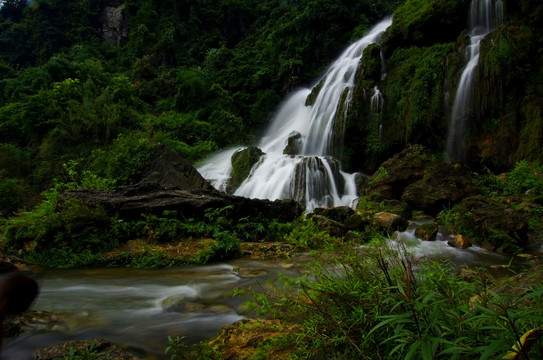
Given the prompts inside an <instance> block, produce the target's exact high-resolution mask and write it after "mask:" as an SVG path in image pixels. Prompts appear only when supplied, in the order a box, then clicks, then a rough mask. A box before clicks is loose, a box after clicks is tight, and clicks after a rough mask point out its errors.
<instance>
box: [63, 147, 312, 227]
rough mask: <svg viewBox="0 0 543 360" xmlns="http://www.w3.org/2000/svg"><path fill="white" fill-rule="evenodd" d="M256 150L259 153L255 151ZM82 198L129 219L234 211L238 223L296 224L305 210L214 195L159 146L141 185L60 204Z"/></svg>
mask: <svg viewBox="0 0 543 360" xmlns="http://www.w3.org/2000/svg"><path fill="white" fill-rule="evenodd" d="M257 150H258V149H257ZM67 199H78V200H80V201H82V202H84V203H85V204H87V205H88V206H91V207H95V206H102V207H103V208H104V209H105V210H106V211H108V212H109V213H110V214H112V215H115V214H117V215H118V216H119V217H120V218H122V219H126V220H134V219H138V218H139V217H140V216H141V215H142V214H155V215H159V216H160V215H162V214H163V212H164V211H176V212H177V214H178V216H180V217H184V218H185V219H189V218H193V219H203V218H204V215H205V213H206V210H208V209H220V208H224V207H226V206H230V205H231V206H232V210H231V211H230V212H229V216H230V217H231V218H232V219H239V218H243V217H247V216H250V217H251V218H252V219H255V220H258V219H277V220H279V221H292V220H294V219H295V218H297V217H298V216H300V215H301V214H302V213H303V211H304V208H303V207H302V205H301V204H300V203H298V202H296V201H294V200H276V201H269V200H260V199H247V198H243V197H240V196H233V195H228V194H225V193H222V192H219V191H217V190H215V189H214V188H213V187H212V186H211V185H210V184H209V183H208V182H207V181H206V180H204V178H203V177H202V176H201V175H200V173H198V171H197V170H196V169H195V168H194V167H193V166H192V165H191V164H190V162H188V161H187V160H185V159H184V158H182V157H181V156H179V155H178V154H177V153H175V152H173V151H171V150H169V149H168V148H166V147H165V146H159V147H157V149H156V151H155V154H154V155H153V157H152V158H151V161H150V164H149V169H148V170H147V171H146V172H145V173H144V175H143V178H142V180H141V182H140V183H138V184H135V185H130V186H126V187H124V188H119V189H114V190H78V191H68V192H65V193H63V194H62V195H61V196H60V200H61V201H63V200H67Z"/></svg>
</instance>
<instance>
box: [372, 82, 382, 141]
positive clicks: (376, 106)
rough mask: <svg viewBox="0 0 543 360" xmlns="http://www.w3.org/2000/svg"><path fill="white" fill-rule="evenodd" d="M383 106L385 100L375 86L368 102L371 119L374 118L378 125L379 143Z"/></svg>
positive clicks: (380, 139)
mask: <svg viewBox="0 0 543 360" xmlns="http://www.w3.org/2000/svg"><path fill="white" fill-rule="evenodd" d="M384 105H385V99H384V98H383V94H381V91H380V90H379V88H378V87H377V86H375V87H374V88H373V96H372V97H371V100H370V113H371V117H372V118H374V119H375V120H376V121H377V122H378V123H379V129H378V139H379V142H381V141H382V138H383V122H382V119H381V112H382V111H383V107H384Z"/></svg>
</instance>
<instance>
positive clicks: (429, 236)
mask: <svg viewBox="0 0 543 360" xmlns="http://www.w3.org/2000/svg"><path fill="white" fill-rule="evenodd" d="M437 232H438V224H437V223H436V222H429V223H426V224H422V225H419V226H418V227H417V228H416V229H415V236H416V237H417V238H419V239H421V240H424V241H434V240H435V239H436V236H437Z"/></svg>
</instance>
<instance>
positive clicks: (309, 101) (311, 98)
mask: <svg viewBox="0 0 543 360" xmlns="http://www.w3.org/2000/svg"><path fill="white" fill-rule="evenodd" d="M325 81H326V77H323V78H322V80H321V81H319V83H318V84H317V85H315V87H314V88H313V89H311V92H310V93H309V95H307V98H306V99H305V106H313V105H314V104H315V100H317V97H318V96H319V93H320V91H321V89H322V87H323V85H324V82H325Z"/></svg>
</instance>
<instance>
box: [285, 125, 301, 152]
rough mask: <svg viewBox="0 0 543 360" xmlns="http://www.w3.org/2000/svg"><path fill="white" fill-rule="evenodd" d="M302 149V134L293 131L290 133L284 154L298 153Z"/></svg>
mask: <svg viewBox="0 0 543 360" xmlns="http://www.w3.org/2000/svg"><path fill="white" fill-rule="evenodd" d="M301 151H302V134H300V133H299V132H297V131H293V132H291V133H290V134H289V135H288V140H287V146H286V147H285V149H284V150H283V154H284V155H298V154H300V152H301Z"/></svg>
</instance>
